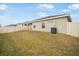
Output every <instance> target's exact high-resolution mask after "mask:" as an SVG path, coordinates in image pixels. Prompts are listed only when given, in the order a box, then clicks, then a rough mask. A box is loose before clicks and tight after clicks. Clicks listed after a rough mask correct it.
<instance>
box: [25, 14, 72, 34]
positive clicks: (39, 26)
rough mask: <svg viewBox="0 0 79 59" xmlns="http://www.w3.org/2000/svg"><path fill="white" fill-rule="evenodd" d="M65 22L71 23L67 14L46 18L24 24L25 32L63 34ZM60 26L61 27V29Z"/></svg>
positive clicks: (65, 29)
mask: <svg viewBox="0 0 79 59" xmlns="http://www.w3.org/2000/svg"><path fill="white" fill-rule="evenodd" d="M66 22H72V20H71V17H70V15H69V14H63V15H55V16H48V17H44V18H40V19H36V20H32V21H30V22H29V23H27V22H26V23H24V24H26V27H27V28H28V29H27V30H29V31H44V32H57V33H65V32H67V24H65V23H66ZM62 23H63V24H62ZM61 25H63V28H62V26H61Z"/></svg>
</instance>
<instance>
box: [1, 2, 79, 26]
mask: <svg viewBox="0 0 79 59" xmlns="http://www.w3.org/2000/svg"><path fill="white" fill-rule="evenodd" d="M60 14H70V15H71V17H72V20H73V22H79V4H71V3H53V4H46V3H45V4H44V3H43V4H38V3H17V4H13V3H6V4H4V3H0V24H2V25H8V24H15V23H21V22H24V21H30V20H34V19H38V18H41V17H46V16H50V15H60Z"/></svg>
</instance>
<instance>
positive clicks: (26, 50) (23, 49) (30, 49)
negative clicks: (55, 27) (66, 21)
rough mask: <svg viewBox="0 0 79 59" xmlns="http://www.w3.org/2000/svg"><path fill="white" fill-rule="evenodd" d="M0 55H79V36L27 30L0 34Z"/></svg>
mask: <svg viewBox="0 0 79 59" xmlns="http://www.w3.org/2000/svg"><path fill="white" fill-rule="evenodd" d="M0 55H1V56H31V55H33V56H34V55H35V56H55V55H56V56H61V55H79V38H76V37H73V36H69V35H65V34H51V33H46V32H28V31H20V32H13V33H5V34H0Z"/></svg>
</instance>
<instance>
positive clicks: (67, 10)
mask: <svg viewBox="0 0 79 59" xmlns="http://www.w3.org/2000/svg"><path fill="white" fill-rule="evenodd" d="M62 12H70V10H69V9H64V10H62Z"/></svg>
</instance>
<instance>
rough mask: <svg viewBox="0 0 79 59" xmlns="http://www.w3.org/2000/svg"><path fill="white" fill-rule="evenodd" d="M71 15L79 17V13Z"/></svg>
mask: <svg viewBox="0 0 79 59" xmlns="http://www.w3.org/2000/svg"><path fill="white" fill-rule="evenodd" d="M71 17H79V14H71Z"/></svg>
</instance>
